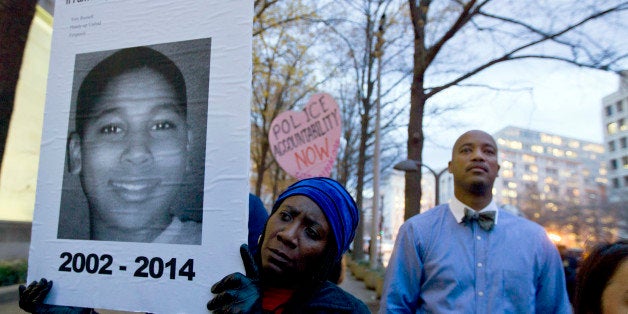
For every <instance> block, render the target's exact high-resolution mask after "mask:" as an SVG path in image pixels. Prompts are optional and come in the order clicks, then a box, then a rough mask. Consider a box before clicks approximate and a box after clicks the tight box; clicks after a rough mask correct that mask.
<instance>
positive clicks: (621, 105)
mask: <svg viewBox="0 0 628 314" xmlns="http://www.w3.org/2000/svg"><path fill="white" fill-rule="evenodd" d="M615 107H617V112H622V111H624V106H623V104H622V103H621V100H620V101H618V102H617V103H616V104H615Z"/></svg>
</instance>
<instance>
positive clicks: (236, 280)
mask: <svg viewBox="0 0 628 314" xmlns="http://www.w3.org/2000/svg"><path fill="white" fill-rule="evenodd" d="M240 255H241V256H242V262H243V263H244V269H245V270H246V276H244V275H243V274H242V273H233V274H231V275H228V276H226V277H225V278H223V279H222V280H220V281H219V282H217V283H216V284H214V285H213V286H212V289H211V292H212V293H214V294H216V296H215V297H214V298H213V299H211V300H210V301H209V302H207V309H208V310H210V311H214V312H216V313H261V312H262V297H261V296H262V294H261V291H260V288H259V273H258V270H257V265H256V264H255V260H254V259H253V256H252V255H251V252H250V251H249V247H248V246H247V245H246V244H243V245H242V246H240Z"/></svg>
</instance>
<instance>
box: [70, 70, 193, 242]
mask: <svg viewBox="0 0 628 314" xmlns="http://www.w3.org/2000/svg"><path fill="white" fill-rule="evenodd" d="M186 121H187V120H186V116H185V113H184V112H182V111H181V110H180V108H179V105H178V101H177V97H176V95H175V91H174V89H173V87H172V86H171V85H170V84H169V83H168V82H167V81H166V80H165V79H164V78H163V77H162V76H161V74H159V73H157V72H156V71H154V70H152V69H149V68H142V69H137V70H132V71H131V72H127V73H124V74H122V75H120V76H117V77H115V78H113V79H112V80H110V81H109V83H108V85H107V87H106V88H105V90H104V92H103V94H102V95H101V96H100V97H99V99H98V100H97V101H96V102H95V103H94V106H93V108H90V109H89V117H87V121H86V122H85V128H84V134H82V135H80V136H81V138H80V140H79V138H78V137H77V136H75V137H74V138H73V139H72V140H71V144H70V154H71V157H70V159H71V164H72V161H73V162H74V165H75V166H74V167H72V166H71V170H73V172H74V173H79V172H80V175H81V184H82V186H83V190H84V191H85V194H86V196H87V198H88V201H89V203H90V209H91V215H92V220H94V221H99V222H100V223H102V224H104V225H106V226H111V227H112V228H118V229H123V230H124V229H128V230H144V229H145V228H151V227H152V228H160V226H162V225H164V224H167V223H169V221H170V220H171V218H170V215H169V208H170V206H171V203H172V201H173V199H174V198H175V196H176V194H177V192H178V191H179V189H180V186H181V184H182V182H183V179H184V174H185V169H186V165H187V163H188V127H187V122H186ZM72 141H73V142H72ZM76 166H78V168H77V167H76Z"/></svg>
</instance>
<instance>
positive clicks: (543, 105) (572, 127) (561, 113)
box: [423, 62, 619, 170]
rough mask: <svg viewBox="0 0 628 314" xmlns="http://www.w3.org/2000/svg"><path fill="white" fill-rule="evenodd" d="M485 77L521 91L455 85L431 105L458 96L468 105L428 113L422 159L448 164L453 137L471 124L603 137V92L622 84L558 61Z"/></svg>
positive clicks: (588, 138) (593, 139)
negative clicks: (437, 114) (435, 115)
mask: <svg viewBox="0 0 628 314" xmlns="http://www.w3.org/2000/svg"><path fill="white" fill-rule="evenodd" d="M481 79H482V80H483V81H484V82H487V81H488V82H490V84H491V86H496V87H500V88H509V87H511V88H514V87H516V89H518V90H521V91H518V92H508V91H495V90H489V89H480V90H478V89H475V90H464V89H456V90H452V91H451V92H448V93H447V94H443V95H439V96H438V98H436V99H434V101H433V103H432V105H439V104H440V103H443V104H445V103H451V102H456V103H460V104H464V105H465V106H466V108H463V109H461V110H458V111H455V112H450V113H448V114H447V116H446V117H440V118H436V119H426V128H425V133H426V137H427V141H426V145H425V148H424V150H423V160H424V162H425V163H426V164H428V165H429V166H431V167H432V168H434V169H435V170H438V169H442V168H444V167H446V166H447V161H449V159H450V156H451V147H452V145H453V143H454V141H455V140H456V138H457V137H458V136H459V135H460V134H461V133H463V132H464V131H466V130H469V129H481V130H485V131H487V132H489V133H495V132H497V131H499V130H501V129H502V128H504V127H507V126H517V127H521V128H526V129H532V130H536V131H542V132H547V133H551V134H556V135H561V136H566V137H571V138H576V139H580V140H586V141H591V142H596V143H602V142H603V136H604V135H603V125H602V115H601V114H602V98H603V97H604V96H606V95H609V94H611V93H614V92H615V91H617V89H618V86H619V77H618V76H617V75H616V74H614V73H607V72H603V71H597V70H590V69H581V68H577V67H574V66H570V65H567V64H562V63H556V62H553V63H551V62H526V63H525V64H523V63H519V64H510V65H504V66H501V67H498V68H495V69H494V70H492V71H490V72H487V73H485V74H484V75H483V76H482V77H481Z"/></svg>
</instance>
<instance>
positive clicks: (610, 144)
mask: <svg viewBox="0 0 628 314" xmlns="http://www.w3.org/2000/svg"><path fill="white" fill-rule="evenodd" d="M608 151H609V152H614V151H615V141H610V142H608Z"/></svg>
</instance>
